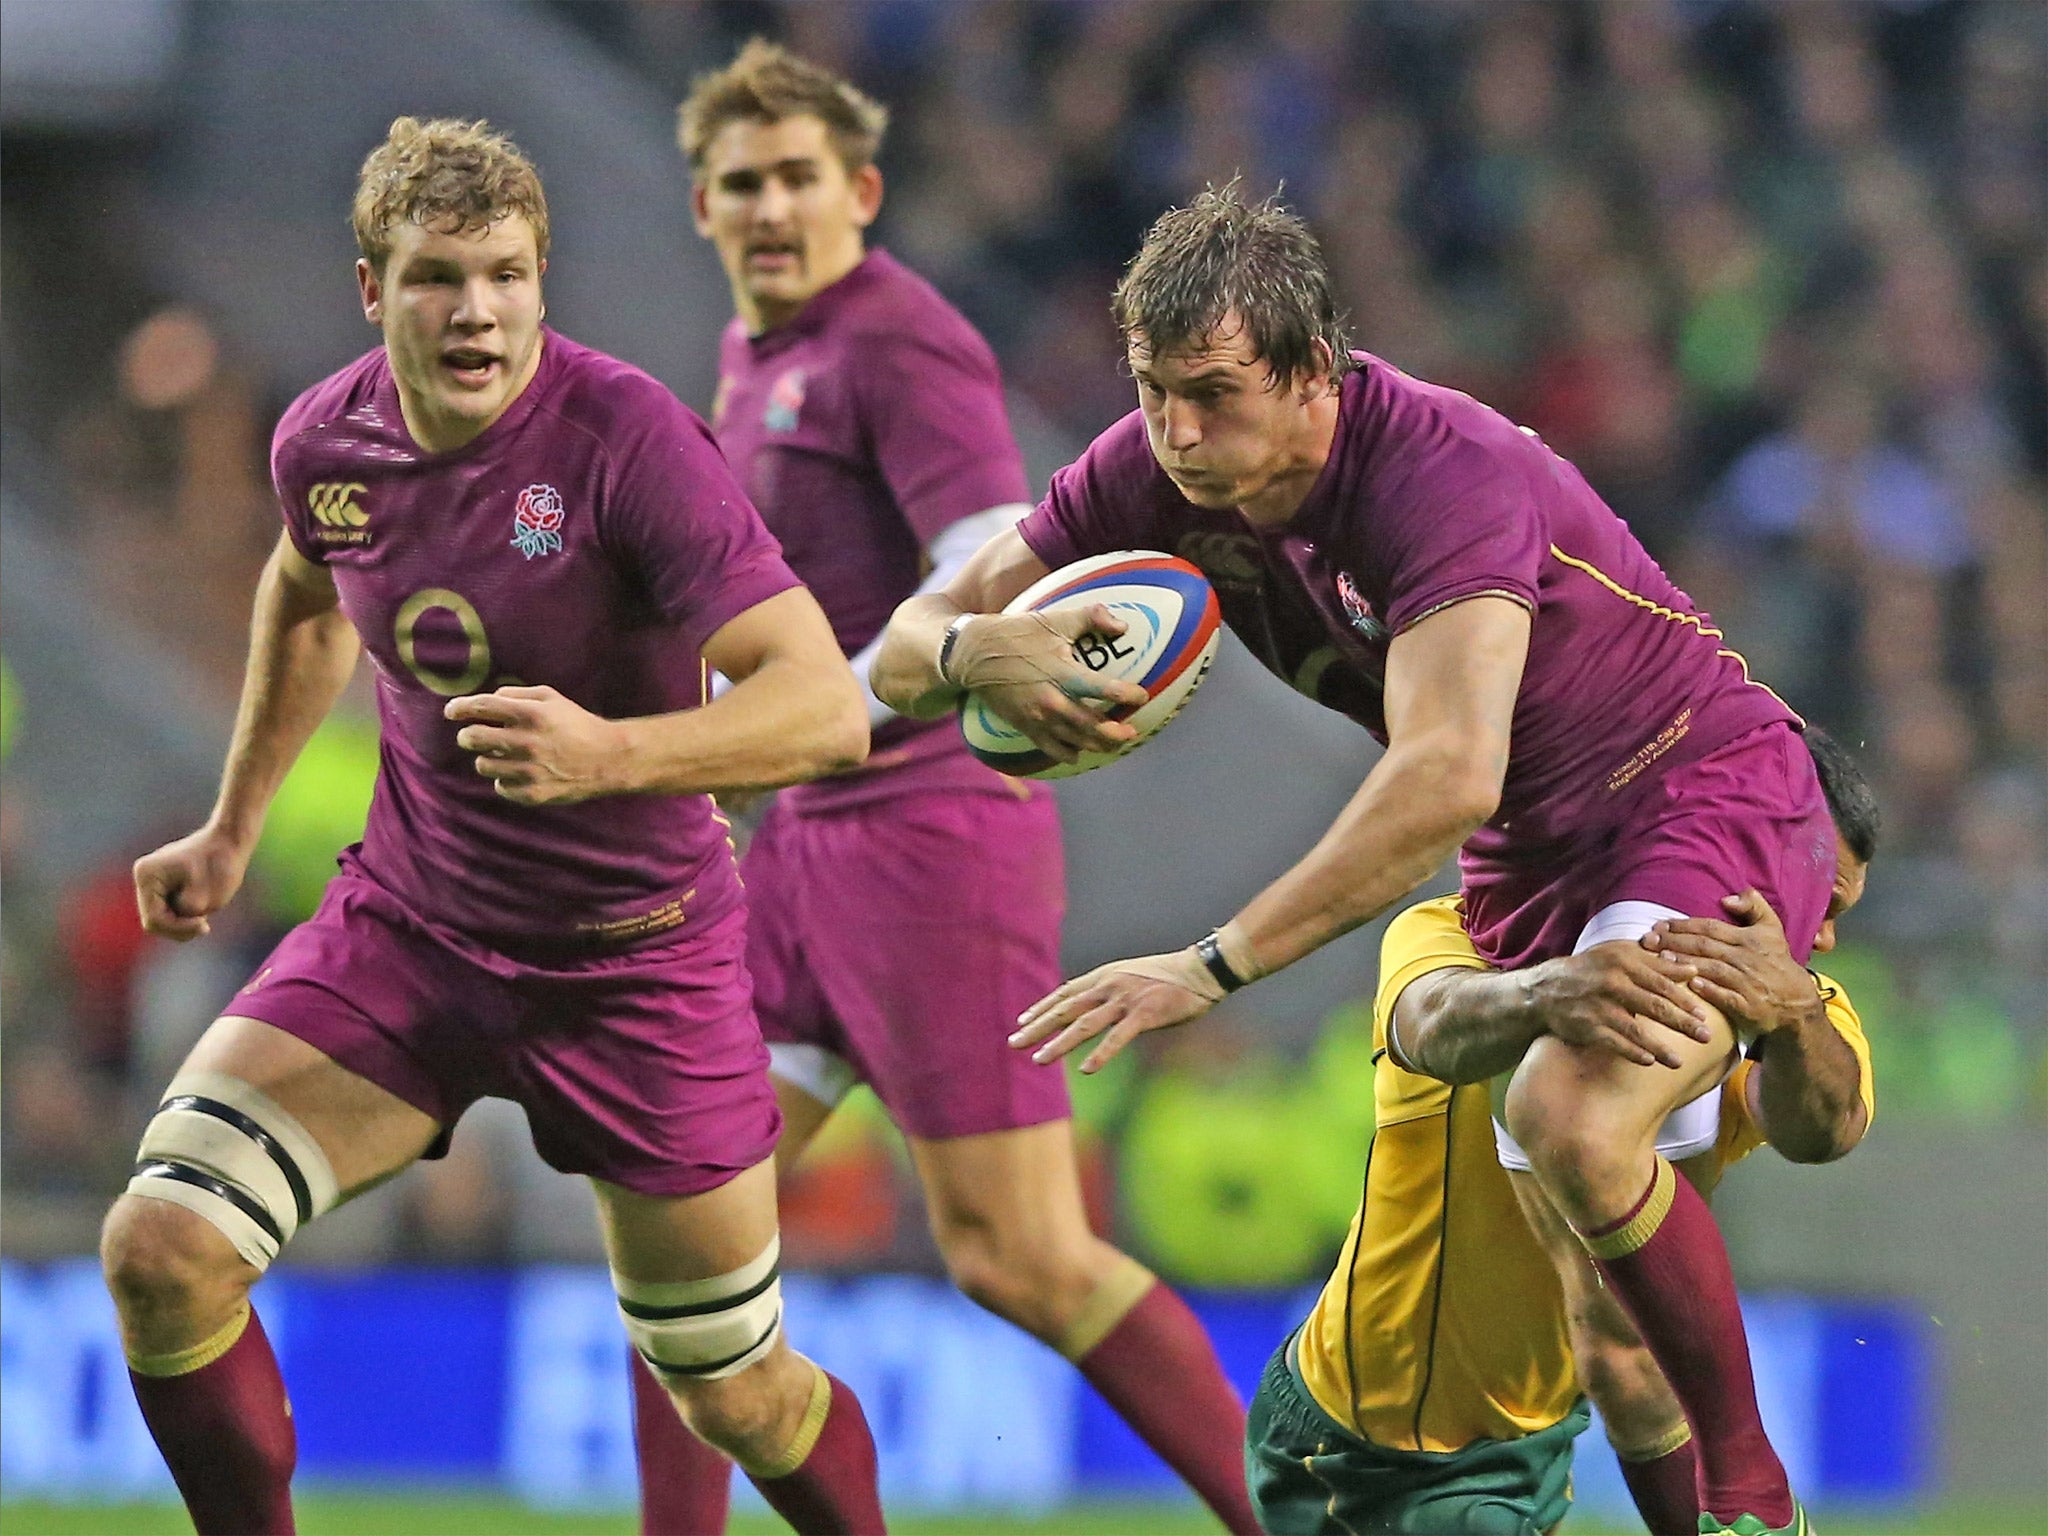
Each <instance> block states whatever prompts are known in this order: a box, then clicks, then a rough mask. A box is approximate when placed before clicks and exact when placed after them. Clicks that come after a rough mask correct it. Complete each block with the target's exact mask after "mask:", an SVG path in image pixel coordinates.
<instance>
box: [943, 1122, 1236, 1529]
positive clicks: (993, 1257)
mask: <svg viewBox="0 0 2048 1536" xmlns="http://www.w3.org/2000/svg"><path fill="white" fill-rule="evenodd" d="M909 1141H910V1153H911V1158H912V1160H913V1162H914V1163H915V1164H916V1166H917V1172H918V1177H919V1179H920V1181H921V1182H922V1184H923V1186H924V1192H925V1203H926V1207H927V1210H928V1211H929V1213H930V1217H931V1225H932V1235H933V1237H934V1238H935V1239H936V1240H937V1243H938V1247H939V1252H940V1254H941V1255H942V1256H943V1257H944V1259H945V1263H946V1269H947V1272H948V1273H949V1274H950V1275H951V1276H952V1277H953V1281H954V1283H955V1284H957V1285H958V1286H959V1287H960V1289H961V1290H962V1291H963V1292H965V1293H966V1294H967V1295H968V1296H969V1297H971V1298H972V1299H973V1300H975V1301H976V1302H978V1303H980V1304H981V1305H982V1306H984V1307H986V1308H988V1309H989V1310H990V1311H991V1312H993V1313H995V1314H996V1315H997V1316H998V1317H1002V1318H1005V1319H1007V1320H1008V1321H1010V1322H1012V1323H1015V1324H1016V1325H1017V1326H1018V1327H1020V1328H1022V1329H1024V1330H1025V1331H1026V1332H1028V1333H1030V1334H1032V1335H1034V1336H1035V1337H1037V1338H1039V1339H1042V1340H1044V1341H1045V1342H1046V1343H1047V1344H1050V1345H1051V1346H1052V1347H1053V1348H1055V1349H1057V1350H1058V1351H1059V1352H1060V1353H1061V1354H1063V1355H1065V1356H1066V1357H1067V1358H1068V1359H1069V1360H1071V1361H1073V1362H1074V1365H1075V1367H1076V1368H1077V1369H1078V1370H1079V1371H1080V1372H1081V1374H1082V1375H1083V1376H1084V1377H1086V1378H1087V1379H1088V1381H1089V1383H1090V1384H1091V1385H1093V1386H1094V1387H1095V1389H1096V1390H1097V1391H1098V1392H1100V1393H1101V1394H1102V1395H1103V1397H1104V1398H1105V1399H1107V1400H1108V1402H1109V1404H1110V1406H1111V1407H1113V1408H1114V1409H1116V1411H1117V1412H1118V1413H1119V1414H1120V1415H1122V1417H1123V1419H1124V1421H1125V1422H1126V1423H1128V1424H1129V1425H1130V1426H1131V1427H1132V1428H1133V1429H1134V1430H1136V1431H1137V1432H1138V1435H1139V1436H1140V1438H1142V1439H1143V1440H1144V1441H1145V1443H1146V1444H1148V1445H1150V1446H1151V1447H1152V1448H1153V1450H1155V1451H1156V1452H1158V1453H1159V1456H1160V1458H1161V1459H1162V1460H1164V1461H1165V1462H1166V1463H1167V1464H1168V1465H1169V1466H1171V1467H1172V1468H1173V1469H1174V1470H1175V1471H1176V1472H1178V1473H1179V1474H1180V1475H1181V1476H1182V1477H1183V1478H1184V1479H1186V1481H1187V1483H1188V1484H1189V1486H1190V1487H1192V1488H1193V1489H1194V1490H1195V1492H1197V1493H1198V1494H1200V1495H1201V1497H1202V1499H1203V1500H1204V1502H1206V1503H1207V1504H1208V1505H1209V1507H1210V1508H1211V1509H1213V1510H1214V1511H1215V1512H1216V1514H1217V1515H1218V1517H1219V1518H1221V1519H1222V1521H1223V1523H1224V1524H1225V1525H1226V1526H1227V1527H1228V1528H1229V1529H1230V1530H1232V1531H1241V1532H1253V1531H1257V1530H1258V1524H1257V1521H1256V1520H1255V1519H1254V1517H1253V1515H1252V1511H1251V1503H1250V1499H1249V1496H1248V1495H1247V1494H1246V1491H1245V1474H1244V1410H1243V1408H1242V1407H1241V1406H1240V1405H1239V1403H1238V1399H1237V1393H1236V1391H1235V1390H1234V1389H1233V1388H1232V1387H1231V1385H1230V1383H1229V1381H1228V1380H1227V1379H1226V1378H1225V1376H1224V1374H1223V1368H1222V1366H1221V1365H1220V1364H1219V1363H1218V1362H1217V1359H1216V1351H1215V1348H1214V1346H1212V1345H1211V1344H1210V1342H1209V1337H1208V1335H1207V1334H1206V1333H1205V1332H1204V1331H1203V1329H1202V1325H1201V1323H1200V1322H1199V1321H1197V1319H1196V1318H1195V1315H1194V1313H1193V1312H1191V1311H1189V1310H1188V1306H1187V1303H1186V1302H1184V1301H1182V1300H1181V1299H1180V1297H1179V1296H1177V1295H1175V1294H1174V1293H1173V1291H1171V1290H1170V1289H1168V1288H1167V1287H1166V1286H1165V1285H1162V1284H1161V1283H1160V1282H1159V1281H1158V1279H1157V1278H1156V1277H1154V1276H1153V1275H1152V1273H1151V1272H1150V1271H1149V1270H1147V1269H1146V1268H1145V1267H1144V1266H1143V1265H1141V1264H1139V1263H1138V1262H1137V1261H1136V1260H1135V1259H1132V1258H1130V1257H1129V1256H1128V1255H1126V1254H1123V1253H1120V1252H1119V1251H1118V1250H1117V1249H1115V1248H1114V1247H1112V1246H1110V1245H1109V1244H1108V1243H1106V1242H1104V1241H1103V1240H1102V1239H1101V1238H1099V1237H1097V1236H1096V1235H1095V1233H1094V1231H1093V1230H1092V1229H1091V1228H1090V1227H1089V1225H1088V1214H1087V1210H1086V1207H1085V1206H1084V1204H1083V1202H1082V1198H1081V1180H1080V1173H1079V1170H1078V1168H1077V1167H1076V1165H1075V1158H1074V1136H1073V1126H1072V1122H1070V1121H1068V1120H1066V1119H1059V1120H1051V1121H1046V1122H1043V1123H1041V1124H1037V1125H1030V1126H1024V1127H1020V1128H1017V1129H1010V1130H999V1131H988V1132H984V1133H981V1134H979V1135H967V1136H949V1137H941V1138H931V1137H921V1136H912V1137H910V1138H909Z"/></svg>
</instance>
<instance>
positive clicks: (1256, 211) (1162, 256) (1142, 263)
mask: <svg viewBox="0 0 2048 1536" xmlns="http://www.w3.org/2000/svg"><path fill="white" fill-rule="evenodd" d="M1110 310H1111V313H1113V314H1114V315H1115V316H1116V324H1117V329H1118V330H1120V331H1122V332H1123V336H1124V340H1125V341H1126V342H1129V341H1130V340H1132V339H1133V338H1134V337H1135V338H1140V339H1142V342H1143V344H1144V346H1145V348H1146V349H1147V350H1148V351H1150V352H1152V353H1153V354H1154V355H1157V354H1159V353H1162V352H1182V351H1186V350H1187V349H1189V348H1191V347H1199V346H1201V345H1202V344H1203V343H1205V342H1207V341H1209V340H1210V339H1211V338H1212V337H1213V336H1214V335H1215V333H1216V328H1217V327H1218V326H1219V325H1221V324H1222V323H1223V318H1224V316H1225V315H1228V314H1231V313H1235V314H1236V315H1237V317H1238V319H1239V320H1240V321H1242V322H1243V324H1244V328H1245V332H1246V334H1247V335H1248V336H1249V337H1250V339H1251V343H1252V348H1253V351H1254V352H1255V353H1256V354H1257V355H1258V357H1259V358H1261V359H1262V360H1263V361H1264V362H1265V364H1266V366H1267V368H1268V369H1270V370H1271V372H1272V375H1273V383H1274V386H1275V387H1276V388H1285V387H1286V386H1287V385H1289V384H1292V383H1293V382H1294V381H1295V380H1296V379H1298V378H1302V377H1305V376H1308V375H1311V374H1315V373H1319V372H1321V371H1322V370H1323V369H1324V368H1325V367H1327V368H1328V369H1329V372H1330V376H1331V377H1332V378H1333V379H1337V378H1342V377H1343V376H1344V375H1345V374H1347V373H1349V372H1350V371H1351V369H1352V366H1353V365H1352V361H1351V341H1350V338H1349V337H1348V336H1346V335H1345V332H1344V316H1343V315H1342V314H1341V313H1340V312H1339V310H1338V308H1337V300H1336V297H1335V295H1334V294H1333V293H1332V292H1331V288H1330V267H1329V263H1328V262H1326V261H1325V260H1324V259H1323V248H1322V247H1321V246H1320V245H1319V244H1317V243H1316V237H1315V235H1314V234H1312V233H1311V232H1310V230H1309V227H1308V225H1307V224H1306V223H1305V222H1304V221H1303V220H1302V219H1301V218H1300V216H1299V215H1297V214H1295V213H1293V212H1291V211H1289V210H1288V208H1287V207H1286V206H1285V205H1284V204H1282V203H1281V202H1280V200H1279V198H1278V196H1277V195H1275V196H1273V197H1269V198H1266V199H1265V200H1264V201H1263V202H1258V203H1248V202H1246V201H1245V196H1244V188H1243V187H1242V185H1241V184H1240V183H1239V181H1238V180H1237V178H1235V177H1233V178H1231V180H1230V181H1229V182H1228V183H1226V184H1225V185H1223V186H1221V187H1216V186H1211V187H1208V188H1206V189H1204V191H1203V192H1202V194H1201V196H1199V197H1197V198H1196V199H1195V200H1194V201H1193V202H1191V203H1189V204H1188V205H1187V207H1185V208H1174V209H1170V210H1168V211H1167V212H1166V213H1163V214H1161V215H1160V216H1159V218H1158V220H1157V221H1156V222H1155V223H1154V224H1153V226H1152V228H1151V229H1150V230H1148V231H1147V232H1146V234H1145V243H1144V244H1143V245H1141V246H1140V247H1139V248H1138V254H1137V255H1136V256H1134V257H1132V258H1131V264H1130V266H1128V267H1126V268H1125V269H1124V275H1123V280H1122V281H1121V282H1119V283H1118V284H1117V285H1116V296H1115V298H1114V299H1112V300H1111V302H1110ZM1319 343H1320V345H1318V344H1319ZM1324 349H1327V352H1328V356H1327V358H1326V357H1325V355H1324Z"/></svg>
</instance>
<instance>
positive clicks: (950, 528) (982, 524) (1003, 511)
mask: <svg viewBox="0 0 2048 1536" xmlns="http://www.w3.org/2000/svg"><path fill="white" fill-rule="evenodd" d="M1030 511H1031V504H1030V503H1029V502H1026V501H1011V502H1005V503H1004V504H1003V505H1002V506H999V507H990V508H989V509H988V510H987V511H985V512H976V513H974V514H973V515H972V516H969V517H963V518H961V519H960V521H959V522H957V523H951V524H948V525H947V526H946V527H944V528H942V529H940V530H939V534H938V537H936V538H935V539H933V540H932V542H931V548H929V549H928V550H926V551H925V553H926V554H927V555H928V556H929V557H930V559H931V562H932V569H931V574H930V575H928V576H926V577H925V579H924V580H923V581H921V582H919V583H918V584H917V591H916V592H914V593H913V594H911V595H912V596H914V597H923V596H924V595H925V594H926V593H928V592H937V591H940V590H941V589H943V588H944V587H945V586H946V584H947V583H948V582H950V581H952V579H953V578H954V577H955V576H958V575H959V574H960V571H961V569H962V568H963V567H964V566H965V565H966V564H967V562H968V561H969V560H972V559H973V558H974V557H975V555H977V554H978V553H980V551H981V546H982V545H984V544H986V543H987V542H988V541H989V540H990V539H992V538H994V537H995V536H996V535H997V534H999V533H1001V532H1002V531H1003V530H1004V529H1006V528H1014V527H1016V525H1017V524H1018V523H1020V522H1022V521H1023V519H1024V517H1025V515H1026V514H1027V513H1029V512H1030ZM881 648H882V637H881V636H880V635H877V636H875V638H874V639H872V640H870V641H869V642H868V643H867V644H866V645H864V646H862V647H861V648H860V649H859V650H858V651H856V652H854V654H853V655H851V656H849V657H847V662H848V664H849V665H851V666H852V668H853V675H854V676H855V677H857V678H859V679H860V686H861V690H862V691H863V692H864V693H866V694H867V696H868V724H869V725H870V726H873V727H879V726H883V725H886V724H888V723H889V722H890V721H891V720H894V719H895V718H896V711H895V710H893V709H891V708H890V707H889V706H888V705H886V704H884V703H883V702H882V701H881V700H880V699H878V698H876V697H875V689H874V685H873V684H872V683H871V682H869V681H868V674H869V673H870V672H871V671H872V670H873V668H874V665H875V653H876V652H877V651H879V650H880V649H881Z"/></svg>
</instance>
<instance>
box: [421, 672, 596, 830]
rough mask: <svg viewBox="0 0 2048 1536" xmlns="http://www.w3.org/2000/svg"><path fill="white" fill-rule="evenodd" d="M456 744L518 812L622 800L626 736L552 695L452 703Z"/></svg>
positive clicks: (517, 693) (477, 697)
mask: <svg viewBox="0 0 2048 1536" xmlns="http://www.w3.org/2000/svg"><path fill="white" fill-rule="evenodd" d="M442 713H443V714H445V715H446V716H447V717H448V718H449V719H450V720H453V721H455V722H456V723H457V724H458V725H460V726H461V727H462V729H461V730H460V731H458V732H456V734H455V744H456V745H457V746H458V747H460V748H462V750H463V751H465V752H474V753H475V754H476V771H477V772H478V773H480V774H482V775H483V776H484V777H485V778H487V779H489V780H490V781H491V784H492V787H493V788H494V789H496V790H497V792H498V793H499V794H500V795H502V796H504V797H505V798H506V799H507V800H511V801H514V802H515V803H517V804H519V805H573V804H575V803H576V802H577V801H579V800H590V799H594V798H595V797H597V796H599V795H616V794H620V793H623V792H624V791H625V790H626V789H627V788H628V787H629V786H628V785H627V783H626V780H625V777H624V770H625V757H626V745H627V743H626V733H625V732H624V731H623V730H622V729H621V728H620V726H619V723H618V722H617V721H615V720H606V719H604V718H603V717H602V716H600V715H593V714H592V713H591V712H590V711H589V710H587V709H585V708H584V707H583V706H582V705H580V704H578V703H576V702H575V700H573V699H570V698H566V697H564V696H563V695H562V694H560V693H557V692H556V691H555V690H554V689H552V688H545V687H542V688H527V687H508V688H500V689H498V690H497V691H496V692H495V693H473V694H470V695H468V696H467V697H465V698H460V699H450V700H449V701H448V707H447V708H446V709H445V710H443V711H442Z"/></svg>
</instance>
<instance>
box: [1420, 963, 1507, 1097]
mask: <svg viewBox="0 0 2048 1536" xmlns="http://www.w3.org/2000/svg"><path fill="white" fill-rule="evenodd" d="M1428 980H1429V981H1430V982H1431V983H1433V984H1432V985H1426V986H1425V985H1416V986H1410V987H1408V988H1407V989H1406V990H1404V991H1403V992H1402V994H1401V997H1400V1000H1399V1001H1398V1002H1397V1003H1396V1004H1395V1006H1394V1018H1393V1027H1392V1031H1391V1033H1390V1036H1389V1041H1388V1043H1389V1045H1390V1046H1391V1047H1392V1048H1393V1055H1394V1059H1395V1061H1396V1063H1397V1064H1398V1065H1400V1066H1403V1067H1405V1068H1407V1069H1408V1070H1409V1071H1411V1072H1419V1073H1421V1074H1422V1075H1423V1076H1424V1077H1433V1078H1436V1079H1437V1080H1438V1081H1439V1082H1445V1083H1483V1082H1487V1081H1489V1080H1490V1079H1492V1078H1496V1077H1498V1076H1500V1074H1501V1073H1503V1072H1507V1071H1511V1070H1512V1069H1513V1068H1514V1067H1515V1066H1516V1064H1517V1063H1519V1062H1520V1061H1521V1059H1522V1056H1523V1054H1524V1053H1525V1052H1527V1051H1528V1049H1529V1047H1530V1045H1532V1044H1533V1043H1534V1042H1535V1040H1536V1038H1537V1036H1539V1035H1541V1034H1542V1033H1543V1028H1544V1025H1543V1015H1542V1012H1541V1010H1540V1009H1539V1008H1538V1007H1537V1006H1536V991H1535V987H1534V986H1533V985H1532V982H1531V973H1530V972H1527V971H1506V972H1503V971H1475V970H1460V971H1448V972H1445V973H1443V974H1441V975H1439V976H1435V977H1431V978H1428Z"/></svg>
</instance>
